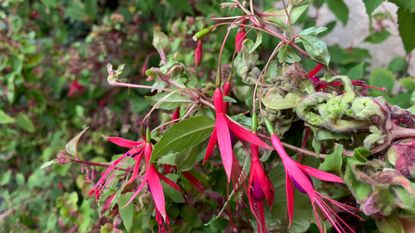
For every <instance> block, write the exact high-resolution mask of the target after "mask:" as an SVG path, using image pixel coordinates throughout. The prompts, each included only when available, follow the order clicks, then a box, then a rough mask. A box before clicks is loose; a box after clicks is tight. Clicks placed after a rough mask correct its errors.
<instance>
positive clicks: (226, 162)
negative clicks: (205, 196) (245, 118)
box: [204, 88, 270, 182]
mask: <svg viewBox="0 0 415 233" xmlns="http://www.w3.org/2000/svg"><path fill="white" fill-rule="evenodd" d="M213 103H214V105H215V110H216V122H215V128H214V129H213V132H212V136H211V137H210V139H209V143H208V146H207V149H206V154H205V158H204V162H206V161H207V160H208V159H209V158H210V156H211V155H212V152H213V149H214V148H215V145H216V143H218V146H219V151H220V155H221V158H222V163H223V167H224V168H225V172H226V175H227V177H228V182H230V179H231V173H232V164H233V161H234V159H233V156H234V155H233V150H232V142H231V135H230V133H231V132H232V133H233V134H234V135H235V136H236V137H238V138H239V139H241V140H243V141H246V142H249V143H251V144H254V145H257V146H259V147H262V148H266V149H270V146H268V145H267V144H266V143H265V142H264V141H262V140H261V139H260V138H259V137H258V136H257V135H256V134H254V133H252V132H251V131H249V130H247V129H245V128H244V127H242V126H241V125H239V124H238V123H236V122H235V121H233V120H232V119H231V118H230V117H229V116H228V115H226V107H227V105H226V104H225V102H224V101H223V93H222V91H221V90H220V88H216V90H215V93H214V95H213Z"/></svg>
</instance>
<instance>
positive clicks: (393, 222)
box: [375, 215, 405, 233]
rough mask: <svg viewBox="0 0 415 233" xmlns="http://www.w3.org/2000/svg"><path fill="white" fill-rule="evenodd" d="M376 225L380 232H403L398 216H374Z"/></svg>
mask: <svg viewBox="0 0 415 233" xmlns="http://www.w3.org/2000/svg"><path fill="white" fill-rule="evenodd" d="M375 222H376V226H377V227H378V230H379V232H381V233H405V229H404V228H403V226H402V223H401V221H400V220H399V218H398V217H396V216H394V215H392V216H388V217H383V218H375Z"/></svg>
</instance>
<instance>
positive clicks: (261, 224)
mask: <svg viewBox="0 0 415 233" xmlns="http://www.w3.org/2000/svg"><path fill="white" fill-rule="evenodd" d="M203 36H204V35H201V36H199V38H197V39H198V42H197V47H196V50H195V64H196V65H199V64H200V62H201V58H202V40H201V38H202V37H203ZM245 37H246V32H245V29H244V28H243V27H241V28H240V29H239V31H238V33H237V35H236V41H235V47H236V51H237V52H240V50H241V47H242V43H243V40H244V39H245ZM322 67H323V66H322V65H320V64H318V65H317V66H316V68H315V69H314V70H312V71H311V72H310V73H309V78H310V80H312V81H313V83H314V84H315V87H318V85H321V83H319V82H320V81H319V79H318V78H317V77H316V76H315V75H316V74H317V73H318V72H319V71H320V69H321V68H322ZM359 84H361V83H359ZM361 85H363V84H361ZM230 90H231V84H230V82H229V81H228V82H226V83H225V84H224V85H223V87H222V88H221V87H217V88H216V90H215V91H214V93H213V103H214V110H215V118H216V119H215V126H214V129H213V132H212V135H211V137H210V139H209V141H208V144H207V148H206V153H205V156H204V160H203V163H206V162H207V161H208V160H209V159H210V157H211V156H212V154H213V151H214V148H215V146H216V145H218V149H219V154H220V156H221V160H222V164H223V168H224V170H225V173H226V176H227V183H228V184H230V183H231V181H232V182H233V183H234V184H235V185H236V184H237V183H238V177H240V176H241V173H242V169H241V168H240V167H239V163H238V161H237V159H236V156H235V154H234V151H233V145H234V144H233V143H232V137H231V136H235V137H236V138H238V139H239V140H240V141H241V142H242V143H248V144H249V147H250V150H249V156H250V157H251V165H250V171H249V179H248V185H247V188H245V192H246V195H247V197H248V201H249V207H250V209H251V212H252V214H253V216H254V218H255V219H256V221H257V231H258V232H259V233H265V232H267V228H266V222H265V214H264V202H265V203H266V204H267V205H268V206H269V208H271V207H272V205H273V202H274V196H275V194H274V187H273V184H272V182H271V180H270V179H269V177H268V176H267V173H266V172H265V169H264V166H263V165H262V164H261V161H260V159H259V157H260V148H261V149H263V150H275V151H276V152H277V154H278V155H279V157H280V159H281V162H282V164H283V167H284V169H285V180H286V199H287V212H288V218H289V223H290V224H291V223H292V221H293V216H294V187H295V188H296V189H297V190H298V191H299V192H301V193H304V194H305V195H307V196H308V198H309V200H310V202H311V205H312V207H313V212H314V216H315V219H316V220H315V222H316V225H317V226H318V228H319V230H320V232H324V229H325V227H324V226H323V222H324V218H325V219H327V220H328V221H329V223H330V224H331V225H332V227H333V228H334V229H335V230H336V231H337V232H339V233H343V232H355V230H354V229H353V228H352V227H351V226H349V225H348V224H347V223H346V222H345V221H344V220H343V219H342V218H341V217H339V215H338V212H346V213H349V214H352V215H354V216H356V217H357V218H359V216H358V215H357V214H355V213H354V212H355V211H356V209H355V208H354V207H352V206H349V205H347V204H343V203H340V202H338V201H336V200H333V199H331V198H329V197H328V196H326V195H324V194H322V193H320V192H318V191H317V190H316V189H315V188H314V185H313V180H312V179H311V177H313V178H315V179H319V180H321V181H326V182H334V183H340V184H341V183H343V180H342V179H341V178H340V177H338V176H336V175H333V174H330V173H327V172H324V171H321V170H319V169H316V168H313V167H310V166H306V165H303V164H301V163H300V162H298V161H296V160H295V159H294V158H292V157H290V156H289V155H288V154H287V152H286V151H285V149H284V147H283V144H282V142H281V141H280V139H279V137H278V136H277V135H276V134H275V130H274V129H273V127H272V126H271V123H270V122H268V121H267V120H265V123H266V126H267V129H268V131H269V134H270V136H269V141H270V142H271V143H272V146H273V147H271V146H269V145H268V144H267V143H266V142H264V141H263V140H262V139H261V138H260V137H259V136H258V135H257V133H256V130H257V129H256V125H257V122H255V121H256V113H253V116H255V117H253V125H254V126H253V127H252V130H249V129H246V128H245V127H243V126H241V125H240V124H238V123H237V122H235V121H234V120H232V119H231V118H230V117H229V116H228V115H227V109H228V105H229V103H226V102H225V101H224V96H227V95H229V93H230ZM179 112H180V111H179V110H178V109H176V110H175V112H174V113H173V117H172V118H173V120H175V121H176V120H178V118H179ZM107 140H108V141H110V142H112V143H114V144H116V145H118V146H120V147H124V148H127V149H128V151H127V152H126V153H124V154H123V155H122V156H121V157H120V158H118V159H116V160H115V161H113V162H112V163H111V165H110V166H109V167H108V168H107V169H106V170H105V171H104V172H103V173H102V174H101V177H100V179H99V180H98V182H97V183H96V184H95V186H93V188H92V189H91V190H90V193H89V194H90V195H95V197H96V198H97V199H99V198H100V196H101V194H102V192H103V190H104V188H105V187H108V186H110V185H111V183H112V182H113V180H114V177H115V174H114V171H115V170H117V169H118V168H119V167H120V164H121V162H122V161H124V160H125V159H127V158H129V159H133V160H134V167H133V170H132V174H131V176H130V178H129V179H128V180H127V181H126V182H125V183H124V184H123V187H125V186H126V185H129V184H131V183H133V182H137V183H138V184H139V185H138V186H137V188H136V189H135V192H134V194H133V195H132V196H131V198H130V200H129V201H128V203H127V205H128V204H130V203H131V202H132V201H133V200H134V199H135V198H136V197H137V195H138V194H140V192H141V191H142V190H143V189H144V187H147V189H148V191H149V192H150V194H151V196H152V199H153V202H154V207H155V212H156V221H157V223H158V225H159V232H166V231H170V220H169V217H168V215H167V212H166V205H165V197H164V192H163V187H162V184H161V180H162V181H164V182H165V183H166V184H167V185H169V186H171V187H172V188H174V189H175V190H177V191H179V192H181V188H180V187H179V186H178V185H177V184H176V183H175V182H173V181H172V180H170V179H169V178H167V177H166V176H165V175H163V174H161V173H160V172H159V170H158V169H157V167H156V166H155V165H154V164H153V163H152V162H151V156H152V150H153V145H152V143H151V140H150V138H149V134H147V136H146V139H145V140H139V141H131V140H127V139H123V138H119V137H107ZM143 158H144V162H143V166H142V159H143ZM140 168H142V169H143V170H142V172H141V173H142V174H144V175H143V176H139V173H140ZM170 168H171V167H169V166H167V167H164V170H165V171H167V172H170V171H171V169H170ZM183 176H184V177H185V178H187V179H188V180H189V181H190V182H191V183H192V184H193V185H194V186H195V187H196V188H197V189H198V190H199V191H203V186H202V185H201V183H200V182H199V181H198V180H197V179H196V178H195V177H193V176H192V175H191V173H183Z"/></svg>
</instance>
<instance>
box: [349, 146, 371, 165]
mask: <svg viewBox="0 0 415 233" xmlns="http://www.w3.org/2000/svg"><path fill="white" fill-rule="evenodd" d="M369 155H370V150H369V149H367V148H366V147H362V146H361V147H358V148H356V149H354V151H353V156H354V157H355V158H356V159H357V160H358V161H361V162H366V161H367V159H366V158H367V157H368V156H369Z"/></svg>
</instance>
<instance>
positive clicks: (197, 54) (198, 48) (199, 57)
mask: <svg viewBox="0 0 415 233" xmlns="http://www.w3.org/2000/svg"><path fill="white" fill-rule="evenodd" d="M202 56H203V43H202V40H198V41H197V46H196V49H195V64H196V66H199V65H200V63H201V62H202Z"/></svg>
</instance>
